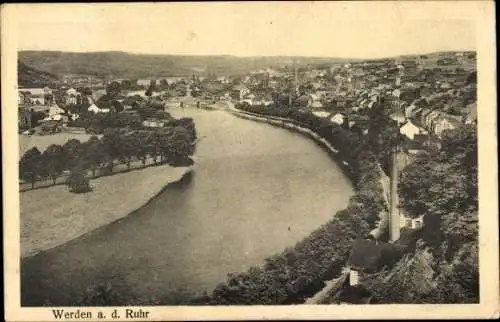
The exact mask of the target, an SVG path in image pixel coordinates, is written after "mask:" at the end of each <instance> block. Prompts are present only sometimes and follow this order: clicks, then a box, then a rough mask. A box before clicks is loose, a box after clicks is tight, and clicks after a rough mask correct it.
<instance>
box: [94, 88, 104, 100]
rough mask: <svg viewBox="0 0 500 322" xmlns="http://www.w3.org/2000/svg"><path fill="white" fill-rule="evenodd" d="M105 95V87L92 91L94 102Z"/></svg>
mask: <svg viewBox="0 0 500 322" xmlns="http://www.w3.org/2000/svg"><path fill="white" fill-rule="evenodd" d="M104 95H106V90H105V89H96V90H93V91H92V99H93V101H94V102H97V101H98V100H99V99H100V98H101V97H103V96H104Z"/></svg>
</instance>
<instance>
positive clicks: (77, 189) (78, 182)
mask: <svg viewBox="0 0 500 322" xmlns="http://www.w3.org/2000/svg"><path fill="white" fill-rule="evenodd" d="M66 184H67V185H68V188H69V191H71V192H73V193H85V192H88V191H90V190H91V189H90V185H89V180H88V179H87V177H85V170H84V169H83V168H82V167H80V166H76V167H75V168H73V169H72V170H71V174H70V176H69V177H68V180H67V181H66Z"/></svg>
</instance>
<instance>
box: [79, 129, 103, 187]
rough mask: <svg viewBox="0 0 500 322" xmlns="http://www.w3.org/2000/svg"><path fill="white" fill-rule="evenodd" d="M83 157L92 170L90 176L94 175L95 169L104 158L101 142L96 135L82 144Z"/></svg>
mask: <svg viewBox="0 0 500 322" xmlns="http://www.w3.org/2000/svg"><path fill="white" fill-rule="evenodd" d="M84 149H85V158H86V162H87V164H88V166H89V167H90V169H91V170H92V177H95V171H96V169H97V168H99V167H100V166H101V165H102V164H103V163H104V161H105V160H106V151H104V149H103V144H102V143H101V142H100V141H99V139H98V138H97V137H96V136H91V137H90V139H89V140H88V141H87V142H85V144H84Z"/></svg>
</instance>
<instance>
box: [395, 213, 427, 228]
mask: <svg viewBox="0 0 500 322" xmlns="http://www.w3.org/2000/svg"><path fill="white" fill-rule="evenodd" d="M400 225H401V228H410V229H421V228H423V227H424V215H420V216H418V217H416V218H410V217H407V216H401V222H400Z"/></svg>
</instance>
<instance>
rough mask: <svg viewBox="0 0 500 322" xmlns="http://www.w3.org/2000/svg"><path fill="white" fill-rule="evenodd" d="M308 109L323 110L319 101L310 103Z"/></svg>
mask: <svg viewBox="0 0 500 322" xmlns="http://www.w3.org/2000/svg"><path fill="white" fill-rule="evenodd" d="M310 107H312V108H323V103H321V102H320V101H312V102H311V104H310Z"/></svg>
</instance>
